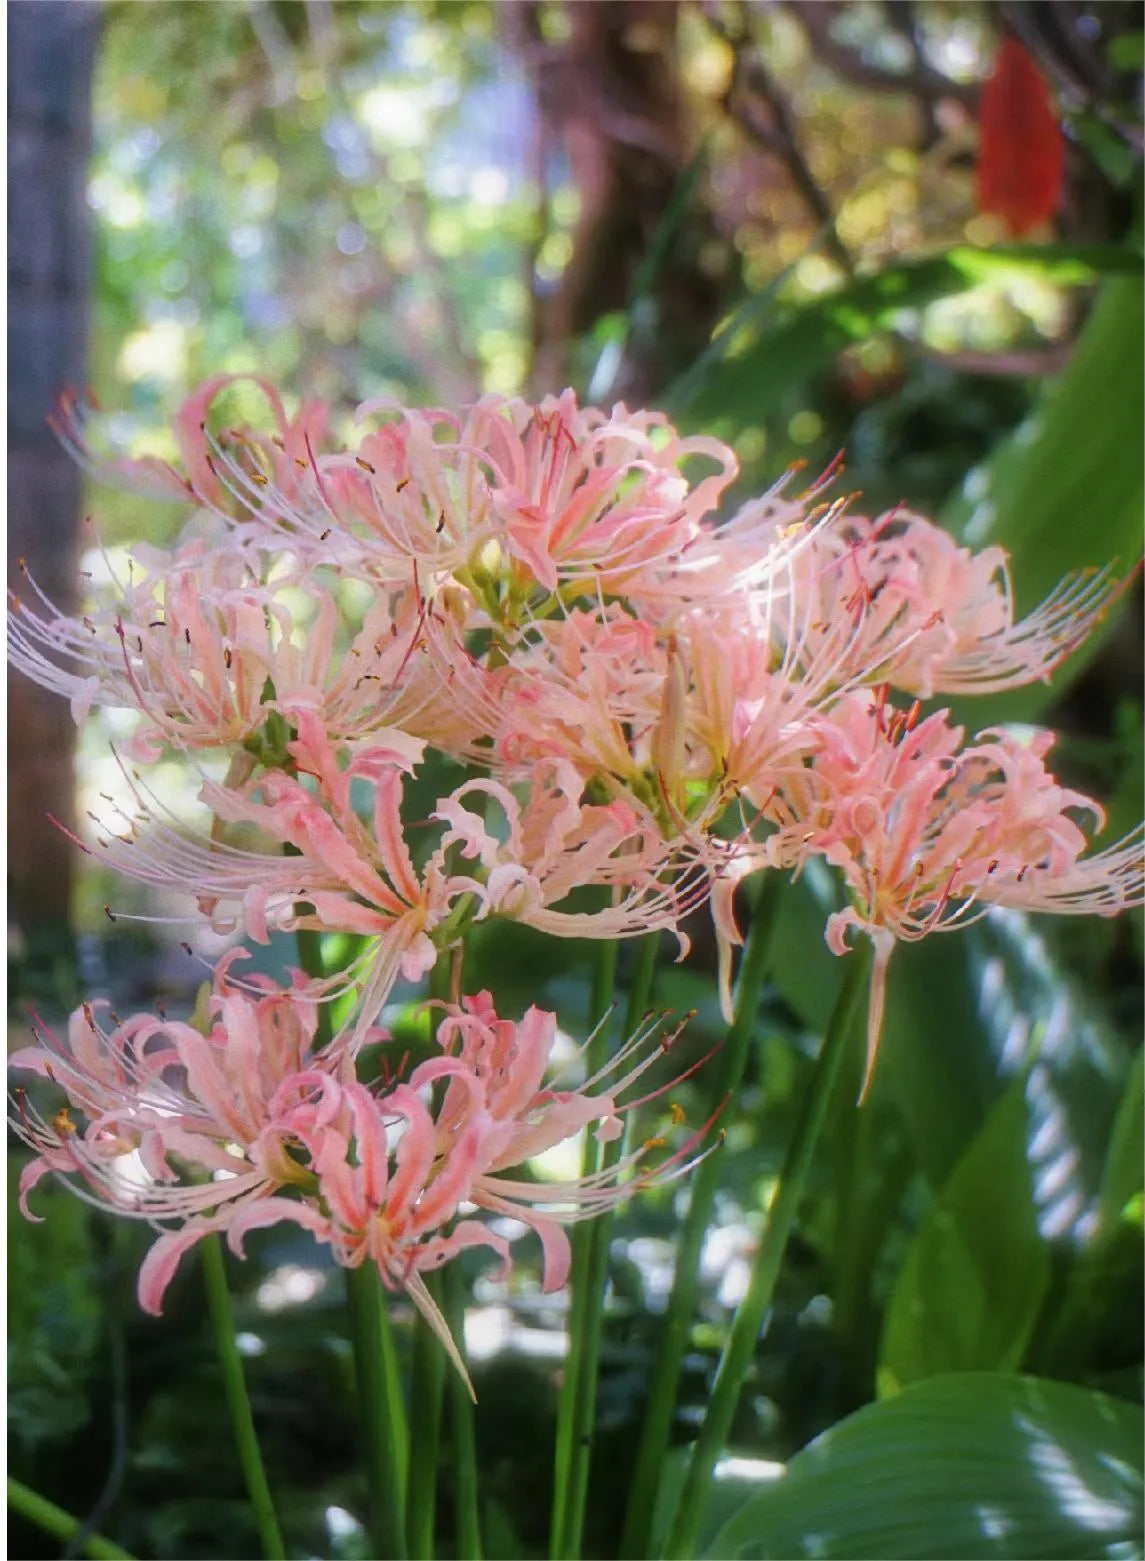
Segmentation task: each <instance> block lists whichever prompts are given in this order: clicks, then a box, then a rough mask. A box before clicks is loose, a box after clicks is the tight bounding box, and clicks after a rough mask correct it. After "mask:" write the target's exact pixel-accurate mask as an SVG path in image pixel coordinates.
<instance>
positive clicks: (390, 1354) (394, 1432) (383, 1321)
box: [346, 1263, 408, 1561]
mask: <svg viewBox="0 0 1145 1561" xmlns="http://www.w3.org/2000/svg"><path fill="white" fill-rule="evenodd" d="M346 1304H347V1308H348V1310H349V1314H350V1333H351V1338H352V1339H353V1345H354V1367H355V1385H356V1387H357V1391H358V1415H359V1419H360V1422H361V1430H362V1442H363V1448H364V1459H365V1466H366V1485H367V1489H368V1491H369V1498H370V1521H369V1533H370V1543H371V1545H372V1546H373V1550H374V1553H375V1555H376V1556H377V1557H378V1558H379V1561H381V1558H383V1557H384V1558H386V1561H404V1558H405V1553H406V1539H405V1508H404V1503H405V1480H406V1463H407V1458H408V1442H407V1432H406V1411H405V1404H404V1403H403V1402H402V1394H401V1383H400V1380H399V1377H398V1368H397V1359H396V1355H395V1351H394V1342H393V1335H392V1333H391V1331H390V1322H389V1310H388V1306H387V1297H386V1293H385V1291H384V1289H383V1287H382V1282H381V1279H380V1277H379V1275H378V1270H377V1268H376V1266H375V1265H374V1264H373V1263H362V1264H361V1265H360V1266H359V1267H358V1268H348V1269H347V1270H346Z"/></svg>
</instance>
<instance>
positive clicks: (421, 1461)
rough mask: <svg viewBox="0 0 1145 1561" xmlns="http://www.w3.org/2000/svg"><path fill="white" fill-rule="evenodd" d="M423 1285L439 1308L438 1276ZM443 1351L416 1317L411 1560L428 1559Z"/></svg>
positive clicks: (408, 1502)
mask: <svg viewBox="0 0 1145 1561" xmlns="http://www.w3.org/2000/svg"><path fill="white" fill-rule="evenodd" d="M425 1287H426V1289H427V1290H428V1291H429V1293H430V1295H431V1296H432V1297H433V1300H434V1303H435V1304H436V1305H437V1306H438V1307H440V1306H441V1275H440V1274H427V1275H426V1276H425ZM445 1367H446V1359H445V1351H444V1350H443V1349H442V1347H441V1343H440V1341H439V1340H438V1339H437V1337H436V1335H435V1334H434V1332H433V1330H432V1329H431V1328H430V1326H429V1324H428V1323H427V1322H426V1321H425V1320H424V1319H423V1318H421V1317H419V1318H418V1319H417V1322H416V1323H415V1324H414V1340H413V1368H412V1370H411V1373H410V1427H409V1432H410V1462H409V1486H408V1493H407V1497H406V1538H407V1542H408V1545H409V1554H410V1556H411V1557H412V1558H413V1561H430V1558H431V1557H432V1555H433V1531H434V1517H435V1515H436V1512H437V1449H438V1441H439V1439H440V1436H441V1396H442V1387H443V1386H444V1383H445Z"/></svg>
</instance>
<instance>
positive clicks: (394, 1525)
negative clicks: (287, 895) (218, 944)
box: [296, 930, 409, 1561]
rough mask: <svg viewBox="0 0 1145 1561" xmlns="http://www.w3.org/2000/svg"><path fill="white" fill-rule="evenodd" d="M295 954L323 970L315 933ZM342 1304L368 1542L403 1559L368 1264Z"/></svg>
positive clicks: (403, 1451)
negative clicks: (359, 1436)
mask: <svg viewBox="0 0 1145 1561" xmlns="http://www.w3.org/2000/svg"><path fill="white" fill-rule="evenodd" d="M296 936H297V940H298V958H299V963H300V964H301V966H302V968H303V970H305V972H306V974H307V975H308V976H313V977H315V978H321V977H322V976H324V975H325V974H326V968H325V961H324V960H323V957H322V939H321V934H320V933H317V932H312V931H309V930H303V931H300V932H298V933H297V934H296ZM332 1031H333V1026H332V1024H331V1019H330V1004H329V1003H320V1004H319V1005H318V1027H317V1031H316V1034H315V1041H316V1043H317V1044H318V1045H319V1046H321V1045H325V1043H326V1042H328V1041H329V1040H330V1039H331V1038H332ZM346 1308H347V1312H348V1314H349V1324H350V1339H351V1343H352V1345H353V1349H354V1378H355V1384H356V1387H357V1393H358V1415H359V1419H360V1423H361V1430H362V1445H363V1458H364V1463H365V1474H366V1488H367V1491H368V1493H369V1512H370V1521H369V1531H370V1542H371V1544H372V1546H373V1548H374V1550H375V1551H376V1552H377V1554H378V1557H379V1558H381V1557H386V1558H392V1561H403V1558H404V1556H405V1554H406V1542H405V1489H406V1473H407V1469H408V1466H409V1430H408V1427H407V1422H406V1410H405V1404H404V1402H403V1400H402V1390H401V1375H400V1372H399V1370H398V1361H397V1351H396V1349H395V1347H394V1338H393V1330H392V1329H391V1327H390V1312H389V1297H388V1295H387V1293H386V1290H385V1287H384V1286H383V1284H382V1280H381V1275H380V1274H379V1273H378V1270H377V1267H376V1265H375V1264H373V1263H363V1264H361V1265H360V1266H359V1267H358V1268H348V1269H347V1270H346Z"/></svg>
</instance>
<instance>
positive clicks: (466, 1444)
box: [442, 1263, 482, 1561]
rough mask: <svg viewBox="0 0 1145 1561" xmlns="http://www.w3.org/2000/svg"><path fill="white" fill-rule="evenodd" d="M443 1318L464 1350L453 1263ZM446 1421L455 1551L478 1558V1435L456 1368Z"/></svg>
mask: <svg viewBox="0 0 1145 1561" xmlns="http://www.w3.org/2000/svg"><path fill="white" fill-rule="evenodd" d="M442 1283H443V1286H444V1289H445V1318H446V1321H447V1322H448V1324H449V1331H450V1332H451V1333H452V1334H453V1337H454V1338H455V1339H456V1340H457V1348H458V1349H459V1350H460V1351H461V1352H462V1354H464V1353H465V1287H464V1285H463V1284H462V1281H461V1270H460V1268H458V1266H457V1264H456V1263H447V1264H446V1266H445V1269H444V1271H443V1273H442ZM449 1421H450V1431H451V1437H452V1442H453V1474H454V1491H455V1502H454V1504H455V1507H456V1511H457V1555H458V1557H459V1558H461V1561H481V1556H482V1549H481V1505H480V1501H479V1499H478V1482H477V1439H476V1436H475V1434H474V1427H473V1400H472V1399H471V1398H470V1396H469V1392H468V1389H467V1388H466V1386H465V1383H464V1382H463V1381H462V1380H461V1378H460V1376H459V1375H458V1374H457V1372H456V1371H451V1372H450V1373H449Z"/></svg>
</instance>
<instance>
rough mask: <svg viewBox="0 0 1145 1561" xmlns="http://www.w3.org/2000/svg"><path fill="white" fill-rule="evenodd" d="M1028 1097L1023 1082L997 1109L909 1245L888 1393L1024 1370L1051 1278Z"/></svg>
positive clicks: (895, 1298) (891, 1329) (882, 1387)
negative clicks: (938, 1380) (933, 1381)
mask: <svg viewBox="0 0 1145 1561" xmlns="http://www.w3.org/2000/svg"><path fill="white" fill-rule="evenodd" d="M1025 1090H1026V1084H1025V1080H1024V1079H1020V1080H1019V1081H1018V1082H1017V1083H1015V1084H1012V1085H1011V1086H1010V1088H1009V1089H1008V1090H1007V1091H1006V1093H1005V1095H1003V1096H1002V1098H1001V1100H999V1101H998V1102H997V1104H996V1105H995V1106H994V1108H993V1110H992V1111H991V1112H990V1115H989V1116H988V1117H987V1119H986V1123H985V1126H984V1127H983V1128H982V1131H981V1132H980V1133H979V1135H978V1137H977V1138H976V1139H975V1140H974V1142H973V1143H972V1144H971V1145H970V1147H969V1149H968V1150H967V1151H966V1153H965V1154H964V1155H963V1157H962V1159H961V1160H960V1161H959V1163H958V1165H957V1166H956V1167H955V1170H954V1172H953V1174H952V1175H951V1177H950V1179H949V1181H948V1182H947V1183H946V1185H945V1187H943V1189H942V1191H941V1193H940V1194H939V1196H938V1198H937V1199H936V1200H935V1202H934V1204H933V1205H932V1206H931V1208H930V1210H929V1211H928V1213H927V1215H926V1217H925V1219H924V1220H923V1222H922V1224H921V1226H920V1227H919V1229H918V1231H917V1232H916V1234H915V1237H914V1240H913V1241H912V1242H911V1245H910V1248H909V1250H908V1252H907V1256H906V1260H905V1262H904V1263H903V1265H902V1268H901V1269H900V1270H899V1274H898V1278H897V1280H896V1282H895V1287H894V1290H893V1291H892V1293H891V1299H890V1304H889V1306H888V1308H887V1315H886V1322H885V1324H884V1327H883V1341H882V1350H881V1356H880V1361H879V1371H878V1381H879V1391H880V1393H881V1394H891V1393H897V1392H898V1391H899V1390H900V1389H901V1388H903V1387H905V1386H906V1384H907V1383H909V1382H914V1381H917V1380H918V1379H919V1378H922V1377H933V1376H939V1375H941V1374H943V1373H948V1372H952V1371H1005V1370H1013V1369H1014V1368H1015V1367H1017V1366H1019V1365H1020V1364H1021V1362H1022V1357H1023V1355H1024V1353H1025V1349H1026V1346H1027V1344H1028V1343H1029V1340H1030V1336H1031V1334H1032V1333H1033V1329H1034V1324H1035V1323H1036V1321H1037V1318H1038V1313H1039V1311H1040V1309H1041V1304H1042V1300H1043V1298H1044V1296H1045V1292H1046V1286H1047V1284H1048V1283H1049V1276H1050V1259H1049V1253H1048V1250H1047V1247H1046V1244H1045V1242H1044V1241H1043V1239H1042V1237H1041V1235H1040V1233H1039V1231H1038V1221H1037V1211H1036V1208H1035V1205H1034V1189H1033V1183H1032V1177H1031V1172H1030V1166H1029V1163H1028V1160H1027V1151H1026V1144H1027V1138H1028V1134H1029V1112H1028V1109H1027V1105H1026V1095H1025Z"/></svg>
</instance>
